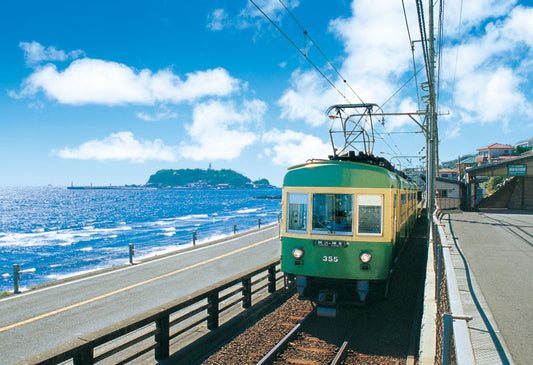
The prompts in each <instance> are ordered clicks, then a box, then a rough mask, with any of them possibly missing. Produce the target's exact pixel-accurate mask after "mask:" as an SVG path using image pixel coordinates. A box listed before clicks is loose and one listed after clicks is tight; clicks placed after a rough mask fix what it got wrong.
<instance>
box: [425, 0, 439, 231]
mask: <svg viewBox="0 0 533 365" xmlns="http://www.w3.org/2000/svg"><path fill="white" fill-rule="evenodd" d="M433 12H434V6H433V1H429V39H428V43H429V80H428V84H429V105H428V132H429V133H428V137H427V138H428V142H427V143H428V155H429V156H428V172H427V175H428V176H427V177H428V178H427V180H428V181H427V198H428V205H427V207H428V210H429V211H428V215H429V220H430V222H431V220H432V218H431V215H432V214H433V212H434V211H435V195H436V194H435V193H436V183H437V168H438V166H437V159H438V157H437V143H438V132H437V111H436V90H435V32H434V24H433ZM431 227H433V226H432V225H431Z"/></svg>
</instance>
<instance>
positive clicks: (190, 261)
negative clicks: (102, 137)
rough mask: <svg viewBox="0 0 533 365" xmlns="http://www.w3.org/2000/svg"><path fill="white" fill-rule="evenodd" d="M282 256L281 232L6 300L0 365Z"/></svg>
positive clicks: (0, 312)
mask: <svg viewBox="0 0 533 365" xmlns="http://www.w3.org/2000/svg"><path fill="white" fill-rule="evenodd" d="M279 256H280V243H279V239H278V227H277V226H274V227H269V228H266V229H262V230H261V231H259V232H253V233H250V234H247V235H244V236H241V237H238V238H233V239H231V238H230V239H228V240H227V241H224V242H222V243H218V244H215V245H210V246H205V247H199V248H197V249H195V250H192V251H188V252H182V253H179V254H176V255H173V256H168V257H164V258H161V259H158V260H154V261H149V262H146V263H141V264H138V265H134V266H129V267H126V268H123V269H120V270H116V271H111V272H108V273H104V274H100V275H95V276H91V277H87V278H84V279H80V280H76V281H72V282H67V283H64V284H61V285H57V286H52V287H49V288H46V289H41V290H35V291H30V292H27V293H23V294H20V295H16V296H13V297H9V298H6V299H3V300H0V364H12V363H13V362H16V361H19V360H22V359H24V358H26V357H29V356H31V355H34V354H38V353H40V352H42V351H45V350H48V349H50V348H53V347H55V346H58V345H61V344H63V343H65V342H68V341H70V340H72V339H75V338H76V337H78V336H80V335H83V334H86V333H90V332H93V331H96V330H98V329H101V328H104V327H106V326H108V325H111V324H113V323H116V322H118V321H121V320H123V319H126V318H129V317H132V316H134V315H136V314H140V313H142V312H145V311H147V310H149V309H152V308H154V307H156V306H158V305H162V304H164V303H167V302H170V301H172V300H174V299H177V298H180V297H182V296H185V295H187V294H190V293H193V292H195V291H197V290H199V289H202V288H204V287H206V286H209V285H212V284H215V283H217V282H219V281H221V280H223V279H224V278H226V277H230V276H233V275H237V274H239V273H241V272H245V271H247V270H250V269H252V268H256V267H260V266H262V265H264V264H266V263H267V262H269V261H270V260H272V259H275V258H279Z"/></svg>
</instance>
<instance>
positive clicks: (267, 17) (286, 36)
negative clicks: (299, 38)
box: [249, 0, 350, 103]
mask: <svg viewBox="0 0 533 365" xmlns="http://www.w3.org/2000/svg"><path fill="white" fill-rule="evenodd" d="M249 1H250V2H251V3H252V4H253V5H254V6H255V7H256V8H257V10H259V12H260V13H261V14H263V16H264V17H265V18H266V19H267V20H268V21H269V22H270V24H272V25H273V26H274V27H275V28H276V29H277V30H278V32H280V33H281V34H282V35H283V36H284V37H285V38H286V39H287V40H288V41H289V43H290V44H292V46H293V47H294V48H296V49H297V50H298V52H299V53H300V54H301V55H302V56H303V57H304V58H305V59H306V60H307V61H308V62H309V63H310V64H311V66H313V67H314V68H315V70H316V71H317V72H318V73H319V74H320V75H321V76H322V77H323V78H324V79H326V81H327V82H328V83H329V84H330V85H331V87H332V88H333V89H335V90H336V91H337V92H338V93H339V95H340V96H342V97H343V99H344V100H346V102H348V103H350V100H349V99H348V98H347V97H346V95H344V94H343V93H342V92H341V91H340V90H339V89H338V88H337V87H336V86H335V84H334V83H333V82H332V81H331V80H330V79H329V78H328V77H327V76H326V75H325V74H324V73H323V72H322V71H321V70H320V68H318V66H317V65H315V64H314V63H313V61H311V59H309V57H307V55H306V54H305V53H304V52H302V50H301V49H300V48H299V47H298V46H297V45H296V44H295V43H294V42H293V41H292V39H290V37H289V36H288V35H287V34H285V32H283V30H282V29H281V28H280V27H279V26H278V25H277V24H276V23H275V22H274V21H273V20H272V19H270V17H269V16H268V15H267V14H266V13H265V12H264V11H263V9H261V8H260V7H259V5H257V4H256V3H255V2H254V1H253V0H249Z"/></svg>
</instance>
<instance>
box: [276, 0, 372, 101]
mask: <svg viewBox="0 0 533 365" xmlns="http://www.w3.org/2000/svg"><path fill="white" fill-rule="evenodd" d="M278 1H279V2H280V4H281V5H282V6H283V7H284V8H285V11H286V12H287V13H288V14H289V15H290V16H291V18H292V19H293V20H294V22H295V23H296V24H297V25H298V27H300V29H301V30H302V32H303V33H304V36H305V37H307V38H308V39H309V40H310V41H311V43H312V44H313V45H314V46H315V47H316V49H317V50H318V52H320V54H321V55H322V57H324V59H325V60H326V62H327V63H328V64H329V65H330V66H331V68H332V69H333V71H335V73H336V74H337V76H339V78H340V79H341V80H342V81H343V82H344V83H345V84H346V86H348V88H349V89H350V90H351V92H352V93H353V94H354V95H355V96H356V97H357V99H359V101H360V102H361V103H363V104H364V103H365V102H364V101H363V99H362V98H361V97H360V96H359V95H358V94H357V93H356V92H355V90H354V89H353V88H352V86H351V85H350V84H349V83H348V81H347V80H346V79H345V78H344V77H343V76H342V75H341V74H340V72H339V70H337V68H336V67H335V66H334V65H333V63H332V62H331V61H330V60H329V58H328V57H327V56H326V54H325V53H324V52H323V51H322V49H321V48H320V47H319V46H318V44H317V43H316V42H315V41H314V40H313V38H311V36H310V35H309V33H308V32H307V30H305V28H304V27H303V26H302V24H301V23H300V22H299V21H298V19H296V17H295V16H294V15H293V14H292V12H291V11H290V10H289V8H288V7H287V6H286V5H285V3H284V2H283V1H282V0H278Z"/></svg>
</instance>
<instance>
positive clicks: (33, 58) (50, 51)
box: [19, 41, 85, 65]
mask: <svg viewBox="0 0 533 365" xmlns="http://www.w3.org/2000/svg"><path fill="white" fill-rule="evenodd" d="M19 47H20V48H22V49H23V50H24V58H25V59H26V63H27V64H28V65H34V64H37V63H39V62H42V61H65V60H67V59H75V58H78V57H81V56H83V55H85V52H83V51H82V50H81V49H77V50H74V51H71V52H68V53H65V51H62V50H57V49H56V48H55V47H52V46H50V47H46V48H45V47H43V46H42V45H41V44H40V43H38V42H35V41H33V42H31V43H28V42H20V43H19Z"/></svg>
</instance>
